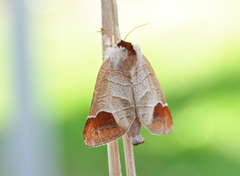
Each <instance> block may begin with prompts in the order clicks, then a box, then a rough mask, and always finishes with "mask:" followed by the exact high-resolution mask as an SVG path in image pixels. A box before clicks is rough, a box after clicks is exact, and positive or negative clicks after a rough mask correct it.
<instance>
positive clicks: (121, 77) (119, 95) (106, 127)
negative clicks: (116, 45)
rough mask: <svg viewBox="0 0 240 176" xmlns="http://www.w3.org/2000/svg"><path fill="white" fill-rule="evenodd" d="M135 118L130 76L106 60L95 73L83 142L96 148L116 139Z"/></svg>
mask: <svg viewBox="0 0 240 176" xmlns="http://www.w3.org/2000/svg"><path fill="white" fill-rule="evenodd" d="M134 118H135V111H134V103H133V94H132V88H131V77H130V76H129V75H128V74H126V73H124V72H122V71H121V70H118V69H115V66H114V63H113V62H112V61H110V59H106V60H105V61H104V62H103V64H102V66H101V68H100V71H99V73H98V78H97V81H96V85H95V90H94V95H93V99H92V104H91V108H90V111H89V115H88V118H87V121H86V124H85V127H84V131H83V136H84V141H85V143H86V145H87V146H88V147H96V146H100V145H103V144H106V143H108V142H111V141H113V140H116V139H118V138H120V137H121V136H122V135H123V134H124V133H126V131H127V130H128V129H129V128H130V126H131V124H132V123H133V120H134Z"/></svg>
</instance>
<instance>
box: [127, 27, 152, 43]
mask: <svg viewBox="0 0 240 176" xmlns="http://www.w3.org/2000/svg"><path fill="white" fill-rule="evenodd" d="M147 24H148V23H146V24H142V25H140V26H137V27H135V28H133V29H132V30H131V31H130V32H129V33H128V34H127V35H126V37H125V38H124V41H125V40H126V38H127V36H129V34H130V33H131V32H132V31H134V30H135V29H137V28H139V27H142V26H146V25H147Z"/></svg>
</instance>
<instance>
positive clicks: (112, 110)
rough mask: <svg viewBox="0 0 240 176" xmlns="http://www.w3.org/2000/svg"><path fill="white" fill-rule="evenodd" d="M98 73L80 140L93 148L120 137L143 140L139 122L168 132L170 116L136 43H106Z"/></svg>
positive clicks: (141, 141) (153, 75) (159, 89)
mask: <svg viewBox="0 0 240 176" xmlns="http://www.w3.org/2000/svg"><path fill="white" fill-rule="evenodd" d="M104 58H105V60H104V62H103V64H102V66H101V68H100V71H99V73H98V78H97V82H96V85H95V90H94V95H93V99H92V104H91V108H90V111H89V115H88V118H87V121H86V124H85V127H84V131H83V136H84V141H85V143H86V145H87V146H88V147H96V146H100V145H103V144H106V143H108V142H111V141H113V140H116V139H118V138H120V137H121V136H123V135H124V134H125V133H126V134H127V135H128V137H129V138H130V140H131V142H132V144H133V145H138V144H141V143H143V142H144V139H143V137H142V136H141V135H140V129H141V126H142V124H143V125H144V126H145V127H146V128H147V129H149V130H150V131H151V132H152V133H154V134H169V133H171V132H172V124H173V123H172V117H171V114H170V111H169V108H168V104H167V102H166V99H165V97H164V95H163V92H162V89H161V87H160V84H159V82H158V79H157V77H156V75H155V73H154V71H153V69H152V67H151V65H150V63H149V62H148V60H147V59H146V57H145V56H144V55H143V54H142V53H141V50H140V48H139V46H138V45H133V44H132V43H128V42H125V41H123V40H120V41H119V42H118V43H117V44H116V45H114V46H110V45H109V46H108V47H107V48H106V50H105V53H104Z"/></svg>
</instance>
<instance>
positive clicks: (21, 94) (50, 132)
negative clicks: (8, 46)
mask: <svg viewBox="0 0 240 176" xmlns="http://www.w3.org/2000/svg"><path fill="white" fill-rule="evenodd" d="M9 5H10V3H9ZM11 5H12V7H10V8H9V9H11V10H12V12H13V13H12V14H13V25H12V28H13V36H14V47H13V49H12V52H14V53H15V55H14V57H15V58H14V61H15V65H14V66H15V68H14V70H15V73H14V75H15V76H16V77H15V81H16V83H15V84H14V85H16V87H15V89H14V90H15V91H16V92H15V93H14V95H16V97H15V101H16V102H15V104H14V105H13V110H12V115H11V117H9V118H11V120H10V121H11V122H12V123H11V125H10V127H9V128H8V129H7V130H6V131H5V132H4V133H3V136H2V141H1V148H0V149H1V153H2V154H1V158H0V160H1V166H0V167H1V173H0V175H1V176H2V175H3V176H54V175H60V172H59V170H58V167H57V165H58V150H57V149H59V147H58V146H59V145H57V142H56V141H57V140H56V137H55V136H54V129H53V128H52V127H51V126H50V124H47V123H44V121H43V119H45V118H42V115H41V114H40V113H39V112H40V110H39V109H37V106H36V104H37V103H36V90H33V87H34V86H33V85H32V84H33V81H31V80H34V75H32V74H31V64H30V60H31V58H30V57H29V54H28V47H27V46H28V45H29V43H28V35H27V34H28V30H29V28H28V20H27V18H26V12H27V10H26V7H25V5H24V0H12V3H11Z"/></svg>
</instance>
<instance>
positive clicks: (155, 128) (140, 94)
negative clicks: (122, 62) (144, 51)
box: [133, 55, 173, 134]
mask: <svg viewBox="0 0 240 176" xmlns="http://www.w3.org/2000/svg"><path fill="white" fill-rule="evenodd" d="M133 90H134V97H135V102H136V107H137V114H138V116H139V118H140V121H141V122H142V124H143V125H144V126H145V127H146V128H148V129H149V130H150V131H151V132H152V133H154V134H167V133H171V132H172V124H173V122H172V116H171V113H170V110H169V108H168V104H167V102H166V99H165V97H164V95H163V91H162V88H161V86H160V84H159V82H158V79H157V77H156V75H155V73H154V71H153V68H152V66H151V65H150V63H149V62H148V60H147V59H146V57H145V56H143V55H142V63H141V64H140V66H139V67H137V68H136V71H135V72H134V74H133Z"/></svg>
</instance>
